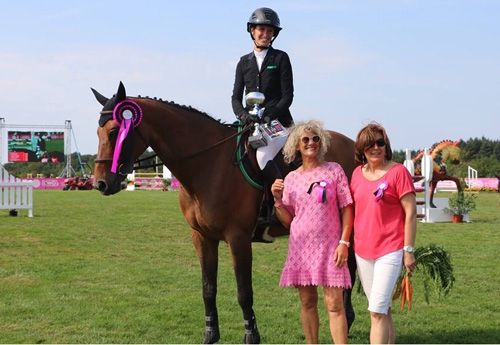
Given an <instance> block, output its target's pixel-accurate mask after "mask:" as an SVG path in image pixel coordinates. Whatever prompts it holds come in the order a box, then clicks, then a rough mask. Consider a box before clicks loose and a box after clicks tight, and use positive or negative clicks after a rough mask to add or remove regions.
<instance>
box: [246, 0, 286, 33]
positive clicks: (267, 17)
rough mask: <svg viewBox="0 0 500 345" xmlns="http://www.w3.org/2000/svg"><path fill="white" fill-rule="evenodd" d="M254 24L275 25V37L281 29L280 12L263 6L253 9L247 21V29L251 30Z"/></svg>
mask: <svg viewBox="0 0 500 345" xmlns="http://www.w3.org/2000/svg"><path fill="white" fill-rule="evenodd" d="M254 25H270V26H272V27H274V38H276V37H278V34H279V32H280V30H281V27H280V18H279V17H278V13H276V12H274V11H273V10H272V9H270V8H267V7H261V8H258V9H256V10H255V11H253V13H252V15H251V16H250V19H249V20H248V23H247V31H248V32H250V28H251V27H252V26H254ZM250 34H251V33H250Z"/></svg>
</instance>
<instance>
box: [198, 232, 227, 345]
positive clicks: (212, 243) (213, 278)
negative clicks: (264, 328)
mask: <svg viewBox="0 0 500 345" xmlns="http://www.w3.org/2000/svg"><path fill="white" fill-rule="evenodd" d="M191 238H192V240H193V244H194V246H195V248H196V251H197V253H198V259H199V260H200V265H201V276H202V283H203V302H204V303H205V334H204V337H203V344H213V343H216V342H217V341H219V339H220V333H219V317H218V315H217V269H218V255H219V252H218V250H219V241H217V240H212V239H209V238H207V237H205V236H203V235H201V234H200V233H199V232H198V231H196V230H193V229H191Z"/></svg>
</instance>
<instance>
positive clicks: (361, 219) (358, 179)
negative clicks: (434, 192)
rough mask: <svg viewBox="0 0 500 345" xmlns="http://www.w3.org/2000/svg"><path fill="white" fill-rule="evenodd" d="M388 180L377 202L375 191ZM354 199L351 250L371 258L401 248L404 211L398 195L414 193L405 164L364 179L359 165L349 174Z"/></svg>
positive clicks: (396, 165)
mask: <svg viewBox="0 0 500 345" xmlns="http://www.w3.org/2000/svg"><path fill="white" fill-rule="evenodd" d="M382 182H387V189H386V190H384V191H383V197H382V198H381V199H380V200H379V201H378V202H377V201H376V197H375V195H374V193H375V192H376V191H377V190H379V185H380V184H381V183H382ZM351 192H352V196H353V198H354V251H355V252H356V254H358V255H359V256H361V257H362V258H364V259H368V260H372V259H377V258H379V257H381V256H384V255H386V254H388V253H392V252H394V251H396V250H398V249H402V248H403V245H404V230H405V229H404V226H405V212H404V209H403V207H402V206H401V198H402V197H403V196H404V195H406V194H408V193H415V187H414V186H413V180H412V178H411V175H410V173H409V172H408V170H407V169H406V168H405V167H404V165H402V164H399V163H396V164H395V165H394V166H393V167H392V168H391V169H389V171H387V172H386V173H385V175H384V176H382V177H381V178H379V179H378V180H374V181H370V180H367V179H366V178H365V177H364V176H363V173H362V171H361V166H358V167H357V168H356V169H355V170H354V172H353V173H352V178H351Z"/></svg>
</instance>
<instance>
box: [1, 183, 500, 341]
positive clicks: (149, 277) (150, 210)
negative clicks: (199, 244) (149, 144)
mask: <svg viewBox="0 0 500 345" xmlns="http://www.w3.org/2000/svg"><path fill="white" fill-rule="evenodd" d="M437 196H438V197H439V196H446V193H440V194H439V195H437ZM477 201H478V207H477V209H476V210H475V211H474V212H473V213H472V214H471V220H472V221H473V222H472V223H463V224H451V223H435V224H424V223H419V225H418V235H417V244H416V245H417V246H420V245H426V244H430V243H434V244H437V245H439V246H443V247H444V249H445V250H446V251H448V252H449V253H450V254H451V258H452V263H453V265H454V269H455V278H456V281H455V284H454V287H453V288H452V289H451V292H450V294H449V295H448V296H446V297H438V295H437V294H435V293H432V294H431V295H430V304H429V305H428V304H426V302H425V300H424V293H423V285H422V282H423V279H422V276H421V274H419V273H418V272H417V273H415V275H414V278H413V280H412V281H413V285H414V305H413V309H412V310H411V311H408V310H406V309H405V310H404V311H401V310H400V309H399V306H398V305H397V304H396V305H395V308H394V311H393V313H394V319H395V323H396V332H397V340H396V341H397V342H398V343H476V344H479V343H484V344H486V343H498V342H499V341H500V321H499V315H500V299H499V297H500V293H499V286H500V284H499V283H500V278H499V268H498V267H499V255H498V246H499V244H500V226H499V224H500V207H499V204H498V195H497V194H495V193H481V194H480V195H479V197H478V200H477ZM34 202H35V208H34V214H35V217H33V218H29V217H28V215H27V211H26V210H20V211H19V216H18V217H9V216H8V211H5V210H1V211H0V296H1V297H0V343H101V344H103V343H149V344H150V343H200V342H201V341H202V337H203V331H204V308H203V302H202V295H201V275H200V268H199V264H198V258H197V256H196V252H195V250H194V248H193V246H192V244H191V238H190V233H189V230H188V227H187V224H186V222H185V220H184V218H183V216H182V214H181V212H180V209H179V206H178V201H177V193H176V192H169V193H163V192H158V191H136V192H125V191H124V192H121V193H119V194H117V195H115V196H111V197H104V196H101V195H100V194H99V193H98V192H96V191H50V190H35V193H34ZM287 242H288V239H287V238H279V239H278V240H277V241H276V242H275V243H272V244H261V243H257V244H254V245H253V248H254V273H253V281H254V286H253V288H254V294H255V296H254V301H255V303H254V309H255V312H256V316H257V321H258V325H259V329H260V332H261V336H262V343H281V344H289V343H304V342H305V340H304V337H303V334H302V328H301V324H300V315H299V311H300V305H299V301H298V296H297V292H296V291H295V290H294V289H292V288H286V289H283V288H279V287H278V281H279V277H280V273H281V269H282V267H283V263H284V260H285V257H286V251H287ZM218 288H219V289H218V291H219V292H218V310H219V317H220V327H221V340H220V343H240V342H241V341H242V339H243V334H244V330H243V320H242V313H241V310H240V308H239V306H238V304H237V300H236V285H235V278H234V274H233V271H232V266H231V259H230V255H229V251H228V247H227V245H226V244H225V243H223V244H221V245H220V265H219V286H218ZM353 303H354V306H355V309H356V313H357V317H356V321H355V323H354V325H353V327H352V329H351V333H350V335H349V342H350V343H368V342H369V328H370V326H369V315H368V311H367V310H366V307H367V304H366V300H365V297H364V295H363V294H358V293H354V294H353ZM320 317H321V328H320V342H321V343H331V338H330V335H329V331H328V326H327V318H326V312H325V310H324V307H323V304H322V303H320Z"/></svg>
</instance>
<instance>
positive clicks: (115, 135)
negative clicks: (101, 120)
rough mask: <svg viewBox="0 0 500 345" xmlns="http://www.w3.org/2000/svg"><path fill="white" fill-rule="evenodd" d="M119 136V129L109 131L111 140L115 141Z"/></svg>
mask: <svg viewBox="0 0 500 345" xmlns="http://www.w3.org/2000/svg"><path fill="white" fill-rule="evenodd" d="M117 136H118V131H117V130H111V131H109V141H115V140H116V137H117Z"/></svg>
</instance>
